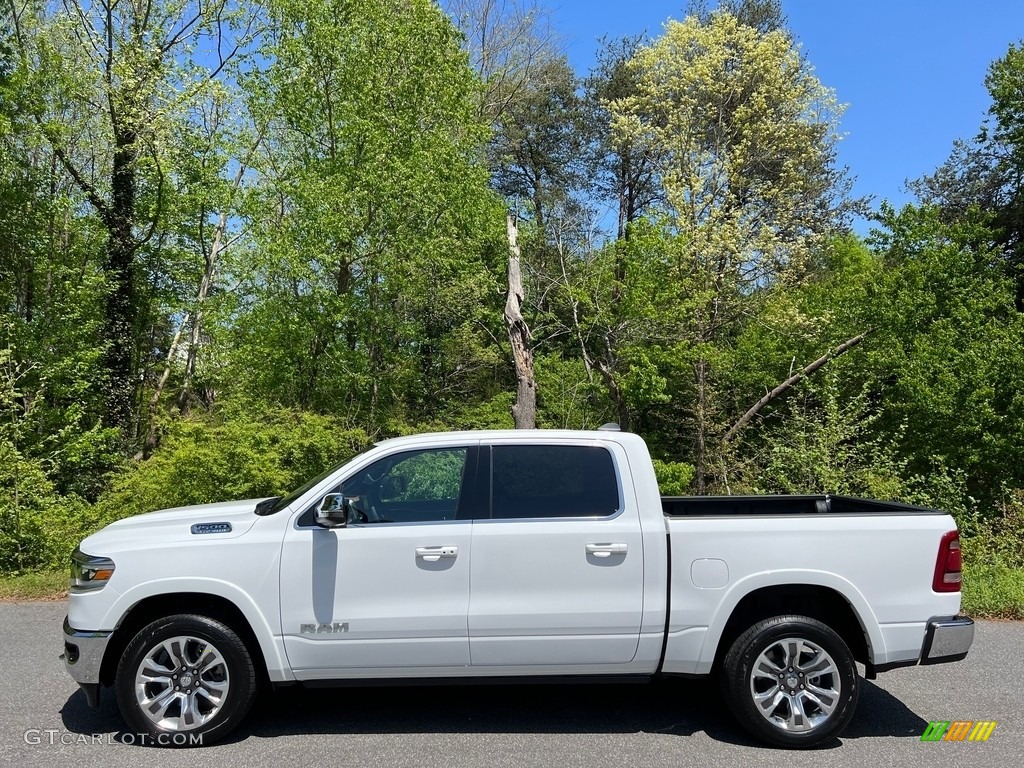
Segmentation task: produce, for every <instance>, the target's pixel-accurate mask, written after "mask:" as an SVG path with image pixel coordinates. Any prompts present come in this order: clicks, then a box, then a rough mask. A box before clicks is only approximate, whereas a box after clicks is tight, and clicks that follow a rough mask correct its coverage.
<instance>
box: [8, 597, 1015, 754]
mask: <svg viewBox="0 0 1024 768" xmlns="http://www.w3.org/2000/svg"><path fill="white" fill-rule="evenodd" d="M65 613H66V604H65V603H63V602H54V603H22V604H13V603H2V604H0V766H8V765H10V766H19V768H22V767H24V768H28V767H29V766H57V765H59V766H77V765H86V766H90V765H102V766H104V768H117V767H118V766H126V767H128V768H135V766H138V765H140V764H144V765H147V766H153V767H154V768H159V767H160V766H203V767H204V768H220V767H221V766H223V767H224V768H234V766H244V768H257V767H258V766H274V768H283V766H290V765H310V766H319V765H325V766H327V765H329V766H332V768H338V767H341V766H346V767H347V766H352V768H369V767H371V766H387V767H388V768H398V767H400V766H401V767H403V768H404V767H405V766H408V767H409V768H418V767H419V766H438V767H444V768H449V767H450V768H463V767H466V768H502V767H503V766H515V767H516V768H522V767H524V766H554V767H556V768H575V766H586V767H587V768H603V767H604V766H608V767H610V768H611V767H614V768H622V767H623V766H644V767H645V768H647V767H648V766H650V767H651V768H657V767H659V766H672V767H673V768H686V767H687V766H709V765H711V766H713V765H730V766H731V765H736V766H744V767H745V766H767V767H769V768H772V767H774V766H778V767H779V768H782V767H785V768H798V767H799V766H819V767H820V766H827V767H828V768H831V767H832V766H835V767H836V768H842V767H844V766H849V767H850V768H869V767H871V766H885V767H886V768H897V767H899V766H914V767H915V768H922V766H929V767H930V766H947V765H948V766H984V767H985V768H995V767H996V766H1014V768H1019V767H1020V766H1024V623H1019V622H988V621H982V622H979V623H978V626H977V633H976V636H975V641H974V647H973V649H972V650H971V653H970V655H969V656H968V658H967V659H966V660H965V661H963V662H960V663H957V664H943V665H936V666H931V667H913V668H908V669H899V670H894V671H892V672H888V673H886V674H883V675H880V676H879V678H878V680H876V681H873V682H872V681H864V683H863V687H862V689H861V695H860V704H859V706H858V710H857V715H856V717H855V719H854V720H853V722H852V723H851V724H850V726H849V727H848V728H847V730H846V732H845V733H844V734H843V736H842V738H841V739H838V740H836V742H835V743H834V744H832V745H829V746H828V747H827V748H824V749H818V750H813V751H807V752H793V751H787V750H780V749H772V748H768V747H763V746H761V745H759V744H757V743H755V742H753V741H752V740H750V739H749V738H748V737H747V736H746V735H745V734H744V733H743V732H742V731H740V729H739V727H738V726H737V725H736V724H735V723H734V722H733V720H732V719H731V717H730V715H729V714H728V712H727V711H726V710H725V708H724V705H723V704H722V703H721V701H720V699H719V697H718V694H717V690H716V687H715V686H714V685H712V684H710V683H707V682H693V681H682V680H671V681H659V682H657V683H653V684H647V685H609V684H600V685H597V684H594V685H547V686H535V685H522V686H489V685H488V686H457V687H448V686H445V687H418V688H412V687H399V688H338V689H320V690H304V689H290V690H287V691H280V692H277V693H273V694H269V695H264V696H262V697H261V699H260V700H259V702H258V703H257V705H256V707H255V708H254V710H253V712H252V713H250V715H249V717H248V719H247V721H246V722H244V723H243V724H242V726H241V727H240V728H239V729H238V730H237V731H235V732H234V733H233V734H232V735H231V736H229V737H228V738H227V740H226V741H224V742H220V743H218V744H215V745H211V746H206V747H201V748H192V749H178V750H174V749H159V748H152V747H143V746H139V745H138V744H137V743H135V744H133V743H131V742H132V741H133V740H134V739H133V735H132V734H130V733H126V732H125V725H124V722H123V721H122V720H121V717H120V714H119V713H118V710H117V705H116V703H115V702H114V699H113V696H112V695H111V692H110V691H109V690H106V691H104V694H105V695H104V698H103V701H102V702H101V708H100V709H99V710H98V711H94V710H91V709H89V708H88V706H87V705H86V703H85V697H84V696H83V695H82V693H81V692H80V691H79V690H78V687H77V685H76V684H75V683H74V681H72V680H71V678H70V677H69V676H68V675H67V673H66V672H65V671H64V667H63V663H62V662H60V661H58V658H57V657H58V655H59V654H60V653H61V651H62V650H63V642H62V636H61V622H62V621H63V618H64V614H65ZM932 720H944V721H952V720H974V721H977V720H986V721H993V720H994V721H996V722H997V725H996V727H995V730H994V731H993V732H992V735H991V737H990V738H989V739H988V741H987V742H984V743H975V742H966V741H965V742H943V741H940V742H935V743H931V742H922V741H921V734H922V733H923V732H924V730H925V728H926V727H927V725H928V722H929V721H932Z"/></svg>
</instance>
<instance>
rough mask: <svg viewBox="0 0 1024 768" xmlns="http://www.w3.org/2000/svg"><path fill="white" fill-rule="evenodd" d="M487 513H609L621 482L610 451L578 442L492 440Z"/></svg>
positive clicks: (616, 504) (502, 515)
mask: <svg viewBox="0 0 1024 768" xmlns="http://www.w3.org/2000/svg"><path fill="white" fill-rule="evenodd" d="M491 491H492V492H491V517H493V518H504V519H514V518H554V517H609V516H611V515H614V514H615V513H616V512H618V510H619V508H620V502H619V485H618V480H617V478H616V475H615V465H614V463H613V462H612V457H611V454H610V453H609V452H608V451H607V450H606V449H604V448H600V447H596V446H582V445H580V446H577V445H496V446H494V448H493V450H492V465H491Z"/></svg>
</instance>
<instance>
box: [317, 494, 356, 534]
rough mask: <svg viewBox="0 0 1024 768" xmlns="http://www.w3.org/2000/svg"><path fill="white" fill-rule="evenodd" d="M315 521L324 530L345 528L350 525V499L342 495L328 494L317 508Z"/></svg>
mask: <svg viewBox="0 0 1024 768" xmlns="http://www.w3.org/2000/svg"><path fill="white" fill-rule="evenodd" d="M314 520H315V521H316V524H317V525H319V526H321V527H323V528H344V527H345V526H346V525H348V499H346V498H345V496H344V494H341V493H328V494H327V495H326V496H324V498H323V501H321V502H320V506H319V507H317V510H316V517H315V518H314Z"/></svg>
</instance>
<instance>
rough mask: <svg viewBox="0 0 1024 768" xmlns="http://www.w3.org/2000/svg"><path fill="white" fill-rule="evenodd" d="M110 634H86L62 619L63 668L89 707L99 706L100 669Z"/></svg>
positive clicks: (65, 619)
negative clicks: (76, 685)
mask: <svg viewBox="0 0 1024 768" xmlns="http://www.w3.org/2000/svg"><path fill="white" fill-rule="evenodd" d="M112 634H113V633H112V632H86V631H83V630H80V629H74V628H73V627H72V626H71V623H70V622H69V621H68V618H67V617H66V616H65V617H64V653H63V654H61V659H63V660H64V667H65V668H66V669H67V671H68V674H69V675H71V677H72V678H74V680H75V682H77V683H78V685H79V686H81V688H82V691H83V692H84V693H85V698H86V700H87V701H88V702H89V706H90V707H93V708H96V707H98V706H99V692H100V667H101V666H102V664H103V654H104V653H106V650H107V644H108V643H109V642H110V637H111V635H112Z"/></svg>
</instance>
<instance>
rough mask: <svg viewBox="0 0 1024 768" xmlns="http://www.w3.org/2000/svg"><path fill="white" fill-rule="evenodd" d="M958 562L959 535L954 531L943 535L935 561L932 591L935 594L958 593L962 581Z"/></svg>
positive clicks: (959, 562)
mask: <svg viewBox="0 0 1024 768" xmlns="http://www.w3.org/2000/svg"><path fill="white" fill-rule="evenodd" d="M960 570H961V560H960V535H959V534H958V533H957V532H956V531H950V532H949V533H946V534H943V536H942V541H940V542H939V557H938V559H937V560H936V561H935V577H934V578H933V579H932V589H933V590H934V591H936V592H959V591H960V583H961V582H962V581H963V574H961V572H960Z"/></svg>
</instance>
